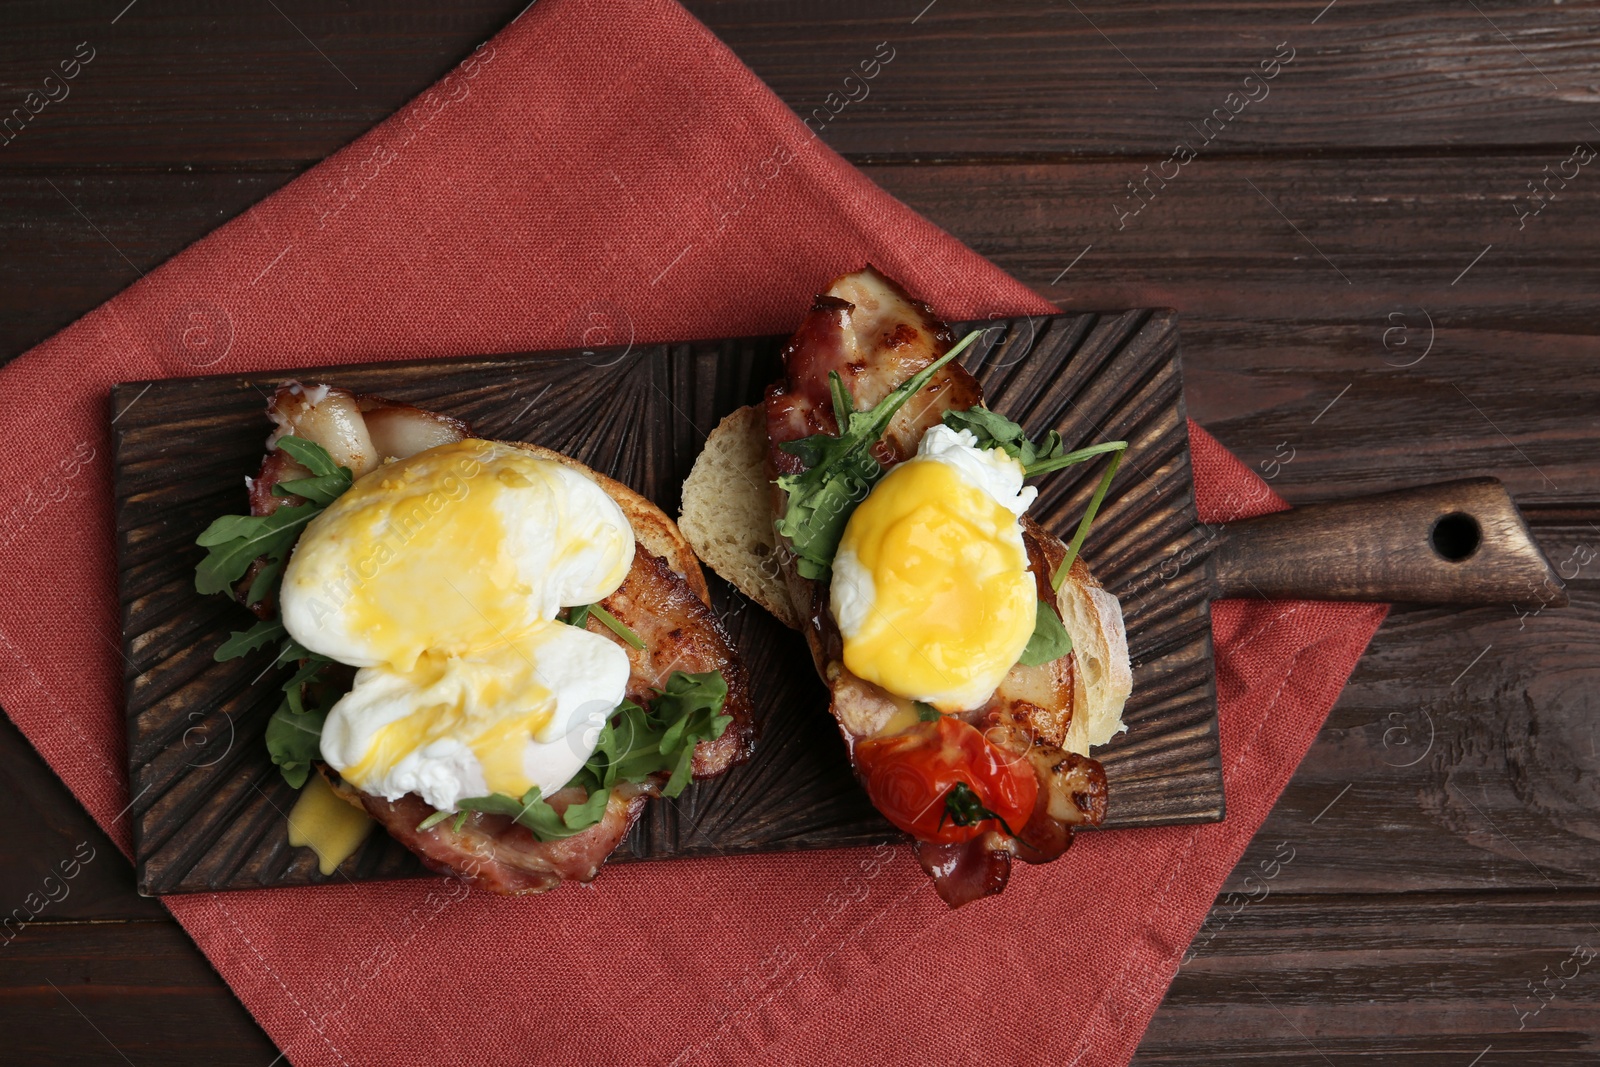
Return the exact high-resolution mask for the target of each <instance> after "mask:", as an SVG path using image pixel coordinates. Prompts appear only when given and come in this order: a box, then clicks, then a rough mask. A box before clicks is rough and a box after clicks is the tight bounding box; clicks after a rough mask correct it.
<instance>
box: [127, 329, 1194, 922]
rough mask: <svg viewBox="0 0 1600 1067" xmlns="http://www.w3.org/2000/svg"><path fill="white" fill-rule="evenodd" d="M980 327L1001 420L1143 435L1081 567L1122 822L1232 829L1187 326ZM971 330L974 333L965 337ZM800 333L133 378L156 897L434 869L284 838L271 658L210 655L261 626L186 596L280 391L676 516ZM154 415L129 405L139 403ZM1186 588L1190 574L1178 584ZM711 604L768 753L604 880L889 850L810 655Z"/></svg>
mask: <svg viewBox="0 0 1600 1067" xmlns="http://www.w3.org/2000/svg"><path fill="white" fill-rule="evenodd" d="M967 325H968V326H986V327H988V329H987V332H986V333H985V335H984V337H983V339H982V341H981V342H980V343H978V344H975V345H974V346H973V347H972V348H971V349H970V350H969V351H968V352H966V353H965V358H964V360H963V362H964V363H965V364H966V366H967V367H968V369H969V370H971V371H973V372H974V373H975V374H976V375H977V377H978V378H979V380H980V381H982V383H983V386H984V390H985V394H986V396H987V402H988V403H989V404H990V406H992V407H993V408H994V409H995V410H997V411H1001V412H1004V413H1005V414H1007V415H1009V416H1011V417H1012V418H1014V419H1016V420H1017V421H1019V422H1021V423H1023V424H1024V425H1026V426H1027V428H1028V430H1029V431H1030V433H1038V432H1042V431H1043V430H1046V429H1049V428H1055V429H1059V430H1060V431H1061V433H1062V436H1063V437H1064V438H1065V439H1066V442H1067V446H1068V447H1069V448H1072V447H1079V446H1081V445H1086V444H1090V443H1093V442H1096V441H1102V440H1110V439H1117V438H1125V439H1127V440H1128V441H1129V442H1130V447H1129V451H1128V454H1127V459H1126V460H1125V462H1124V463H1123V465H1122V467H1121V470H1120V471H1119V472H1118V475H1117V478H1116V479H1115V481H1114V482H1113V484H1112V487H1111V490H1110V492H1109V494H1108V495H1107V498H1106V501H1105V504H1104V506H1103V507H1102V510H1101V513H1100V518H1099V520H1098V521H1097V522H1096V524H1095V526H1094V530H1093V533H1092V535H1091V536H1090V538H1089V540H1088V543H1087V544H1086V545H1085V547H1084V556H1085V558H1086V559H1087V560H1088V562H1089V564H1090V566H1091V568H1092V569H1093V570H1094V572H1095V574H1096V575H1097V576H1098V577H1099V578H1100V580H1101V581H1102V582H1103V583H1104V584H1105V586H1106V588H1107V589H1109V590H1110V591H1111V592H1113V593H1116V594H1118V595H1119V596H1121V597H1122V599H1123V602H1124V613H1125V616H1126V621H1127V629H1128V644H1129V648H1130V651H1131V653H1132V657H1133V685H1134V688H1133V697H1132V699H1131V700H1130V701H1129V703H1128V707H1127V711H1126V713H1125V715H1124V718H1125V720H1126V722H1127V724H1128V730H1127V732H1126V733H1125V734H1123V735H1121V736H1120V737H1118V738H1117V739H1116V740H1115V741H1113V742H1112V743H1111V744H1109V745H1107V746H1106V747H1105V748H1104V749H1101V750H1097V752H1096V756H1097V757H1098V758H1099V759H1101V760H1102V761H1103V763H1104V765H1105V769H1106V775H1107V778H1108V781H1109V813H1108V816H1107V819H1106V826H1107V827H1132V826H1160V825H1167V824H1172V823H1194V822H1209V821H1214V820H1217V819H1220V818H1222V814H1223V796H1222V772H1221V762H1220V755H1219V748H1218V738H1217V715H1216V692H1215V679H1214V675H1213V665H1212V658H1211V627H1210V617H1209V607H1208V601H1207V590H1206V586H1205V583H1204V577H1203V571H1204V568H1188V569H1186V570H1184V571H1182V572H1180V573H1178V575H1177V576H1176V577H1174V578H1172V579H1171V580H1165V579H1164V578H1163V574H1164V573H1165V568H1163V564H1164V563H1166V562H1168V561H1178V560H1181V559H1186V558H1189V554H1192V553H1193V551H1194V550H1196V549H1197V548H1198V546H1199V544H1200V543H1201V542H1202V540H1203V537H1204V532H1203V530H1202V529H1201V528H1200V527H1199V524H1198V522H1197V519H1196V515H1195V508H1194V485H1193V481H1192V479H1191V476H1190V468H1189V451H1188V446H1189V438H1188V430H1187V422H1186V419H1185V416H1184V407H1183V389H1182V379H1181V371H1180V366H1179V357H1178V328H1177V316H1176V314H1175V313H1173V312H1170V311H1150V310H1137V311H1128V312H1121V313H1117V314H1078V315H1055V316H1047V317H1037V318H1019V319H996V320H991V321H989V322H986V323H977V324H967ZM964 328H965V327H963V329H964ZM786 339H787V338H785V337H760V338H743V339H732V340H720V341H696V342H690V343H684V344H670V345H650V346H630V347H628V348H610V349H595V350H583V351H576V350H574V351H564V352H546V353H534V354H526V355H501V356H490V357H483V358H460V359H440V360H423V361H415V362H404V363H382V364H364V365H361V366H354V367H326V368H319V369H316V370H309V371H304V372H296V371H294V370H284V371H280V372H276V373H272V374H258V375H246V376H222V377H209V378H186V379H172V380H167V381H157V382H131V383H125V384H122V385H119V386H117V387H116V388H115V389H114V390H113V394H112V403H111V410H112V411H118V412H122V414H121V416H120V417H119V418H117V420H116V422H115V424H114V426H113V431H114V434H115V448H116V454H115V492H116V530H117V548H118V577H119V583H120V592H121V603H122V641H123V651H124V653H125V656H126V659H127V722H128V762H129V775H130V779H131V789H130V793H129V795H130V796H132V797H135V798H136V799H135V800H134V803H133V805H132V808H131V811H132V816H133V826H134V852H135V864H136V866H137V872H138V885H139V891H140V892H141V893H145V894H152V895H154V894H164V893H184V892H196V891H201V890H214V889H244V888H260V887H264V886H280V885H310V884H316V883H321V882H327V881H345V880H350V881H362V880H371V879H383V878H400V877H410V876H416V875H421V874H424V873H426V871H425V870H424V868H423V867H422V865H421V864H420V863H419V862H418V861H417V860H416V859H415V858H414V857H413V856H412V854H411V853H410V852H408V851H407V850H406V849H404V848H402V847H401V846H400V845H398V844H396V843H395V842H394V841H392V840H391V839H390V838H389V837H388V836H387V835H386V834H383V833H381V832H375V833H374V834H373V835H372V836H371V837H369V838H368V839H367V841H366V843H365V845H364V846H363V847H362V848H361V850H360V851H359V852H357V853H356V855H354V856H352V857H351V858H350V859H348V860H346V861H345V862H344V864H342V865H341V867H340V869H339V870H338V871H337V872H335V873H334V874H333V875H331V876H326V877H325V876H323V875H321V874H319V873H318V871H317V864H316V860H315V857H314V856H313V855H312V854H311V852H310V850H309V849H303V848H294V847H292V846H290V845H289V843H288V838H287V833H286V820H285V813H286V812H288V810H289V808H290V807H291V806H292V805H293V803H294V800H295V791H294V790H293V789H291V788H290V787H289V786H288V785H287V784H286V783H285V782H284V781H283V779H282V777H281V776H280V775H279V773H278V771H277V768H275V767H274V766H273V765H272V763H271V762H270V760H269V759H268V757H267V751H266V746H265V743H264V742H263V740H262V732H263V730H264V729H265V727H266V723H267V719H268V717H269V716H270V715H271V714H272V711H273V709H274V708H275V707H276V706H277V703H278V700H279V696H280V694H279V682H280V681H281V678H279V677H278V674H277V673H273V674H272V675H270V676H267V677H262V672H263V670H264V669H265V668H266V667H267V665H268V664H269V663H270V662H271V658H272V653H271V651H270V650H263V651H262V652H261V653H260V654H258V655H255V656H250V657H246V658H243V659H238V660H232V661H229V662H226V663H217V662H215V661H214V660H213V659H212V653H213V652H214V651H215V650H216V648H217V646H218V645H219V644H220V643H221V642H222V641H223V640H224V639H225V638H226V637H227V636H228V634H229V632H230V631H233V630H240V629H244V628H245V627H246V626H248V625H249V624H250V622H251V617H250V616H249V615H248V614H247V613H246V612H245V611H244V610H243V609H242V608H240V607H238V606H237V605H235V604H233V603H231V602H229V601H227V600H225V599H223V598H221V597H216V596H201V595H199V594H197V593H196V592H195V591H194V565H195V563H196V562H197V561H198V560H199V559H200V558H201V555H202V552H201V550H200V549H198V548H197V547H195V545H194V539H195V537H196V536H197V535H198V534H199V533H200V531H201V530H203V529H204V528H205V527H206V525H207V524H208V523H209V522H210V521H211V520H212V519H214V518H215V517H217V516H218V515H224V514H230V513H241V512H243V511H245V509H246V507H247V503H246V500H245V495H244V484H243V483H244V477H245V475H247V474H251V473H253V472H254V471H255V469H256V467H257V466H258V464H259V463H260V460H261V455H262V451H263V441H264V439H265V437H266V435H267V433H268V430H269V425H268V423H267V421H266V419H265V418H264V416H263V407H264V398H265V396H266V395H267V394H269V393H270V392H271V390H272V388H273V387H274V386H275V385H276V384H277V383H278V382H280V381H283V380H285V379H288V378H301V379H302V380H305V381H323V382H329V383H332V384H336V385H341V386H345V387H348V388H351V389H354V390H356V391H358V392H367V393H376V394H379V395H382V396H387V397H391V398H394V399H397V400H404V401H409V402H411V403H414V404H416V405H418V406H420V407H424V408H429V409H432V410H437V411H441V412H445V413H448V414H450V415H455V416H457V417H460V418H463V419H466V420H467V421H468V422H470V423H471V424H472V425H473V426H474V428H475V429H476V430H477V432H479V433H480V434H482V435H484V436H487V437H492V438H498V439H502V440H527V441H534V442H537V443H539V444H542V445H546V446H548V447H550V448H554V449H558V450H560V451H562V452H565V453H567V454H569V455H572V456H574V457H576V458H578V459H580V460H582V461H583V462H585V463H587V464H589V465H590V466H591V467H594V468H595V469H596V470H599V471H602V472H604V473H606V474H609V475H611V476H612V477H614V478H617V479H619V480H621V481H623V482H625V483H627V484H628V485H630V486H632V487H633V488H634V489H637V490H638V491H640V492H641V493H643V494H644V495H646V496H648V497H650V498H651V499H652V500H654V501H656V503H658V504H659V505H660V506H661V507H662V508H664V509H665V510H666V511H667V512H668V513H669V514H676V513H677V509H678V504H679V492H680V487H681V486H682V484H683V479H684V477H685V476H686V475H687V474H688V472H689V468H690V466H691V465H692V464H693V462H694V459H695V456H696V455H697V454H698V452H699V450H700V448H701V445H702V444H703V442H704V440H705V437H706V434H707V433H708V432H709V431H710V430H711V429H712V428H713V427H714V426H716V424H717V421H718V420H719V419H720V418H722V416H723V415H725V414H727V413H728V412H729V411H732V410H733V409H734V408H736V407H739V406H740V405H742V404H747V403H751V402H753V401H755V400H758V399H759V398H760V396H761V393H762V390H763V388H764V387H765V385H766V383H767V382H769V381H771V380H772V379H773V378H774V377H775V376H776V373H777V370H778V365H779V364H778V353H779V351H780V350H781V348H782V345H783V343H784V341H785V340H786ZM135 397H139V398H140V401H139V403H137V404H133V405H131V406H130V402H131V401H132V400H133V399H134V398H135ZM1100 471H1101V468H1099V467H1097V466H1094V465H1083V466H1078V467H1073V468H1069V469H1068V470H1066V471H1063V472H1060V473H1057V474H1053V475H1050V476H1049V477H1047V478H1045V479H1044V480H1043V482H1042V485H1041V494H1040V497H1039V500H1038V502H1037V503H1036V504H1035V505H1034V507H1033V509H1032V511H1031V512H1030V514H1032V515H1033V516H1034V517H1035V518H1037V519H1038V520H1039V521H1040V522H1042V523H1043V524H1044V525H1045V526H1046V527H1048V528H1050V529H1053V530H1055V531H1056V532H1058V533H1061V534H1064V535H1069V536H1070V533H1071V531H1072V530H1073V529H1074V528H1075V526H1076V523H1077V521H1078V517H1079V516H1080V515H1081V514H1082V512H1083V509H1084V506H1085V504H1086V502H1087V500H1088V498H1089V495H1090V493H1091V492H1092V491H1093V488H1094V485H1095V482H1096V481H1097V480H1098V478H1099V476H1100ZM1170 569H1172V570H1177V569H1178V568H1176V567H1172V568H1170ZM708 577H709V578H710V580H711V586H712V590H713V599H714V602H715V607H716V609H717V611H718V612H719V614H720V615H721V617H722V619H723V622H724V624H725V625H726V627H727V629H728V631H729V633H730V634H731V636H732V637H733V639H734V642H735V644H736V645H737V647H738V649H739V652H740V654H741V655H742V656H743V658H744V661H745V664H746V666H747V667H748V669H749V672H750V675H751V690H752V694H753V696H754V699H755V705H756V714H757V718H758V725H759V729H760V735H759V739H758V742H757V746H756V751H755V755H754V757H753V759H752V760H751V761H750V762H748V763H747V764H745V765H743V766H740V767H737V768H735V769H734V770H733V771H731V772H729V773H728V774H726V775H724V776H723V777H721V778H718V779H715V780H712V781H708V782H703V783H699V784H697V785H695V786H693V787H692V788H690V789H689V790H688V791H687V792H686V793H685V794H684V795H683V796H682V797H680V798H679V799H678V800H676V801H661V800H657V801H654V802H652V803H651V804H650V806H649V807H648V808H647V810H646V814H645V815H644V817H643V818H642V819H641V820H640V822H639V824H638V825H637V826H636V827H635V828H634V830H633V832H632V833H631V834H630V835H629V836H628V838H627V839H626V840H625V841H624V843H623V844H622V846H621V847H620V848H619V849H618V850H617V852H616V853H615V854H614V855H613V856H612V862H614V863H615V862H625V861H631V860H640V859H664V858H671V857H677V856H708V855H720V854H733V853H749V852H775V851H788V850H797V849H820V848H838V847H846V846H858V845H871V844H877V843H879V842H884V841H890V840H895V839H896V838H897V837H898V836H899V835H898V832H897V831H895V830H894V829H893V828H892V827H891V826H890V825H889V824H888V823H887V822H885V821H884V820H883V819H882V818H881V817H880V816H879V815H878V814H877V813H876V812H875V811H874V810H873V808H872V806H871V805H870V804H869V803H868V801H867V799H866V795H865V794H864V793H863V792H862V791H861V789H860V787H859V786H858V785H857V784H856V782H855V779H854V776H853V775H852V774H851V772H850V769H849V766H848V764H847V762H846V760H845V755H844V747H843V743H842V741H841V740H840V738H839V735H838V731H837V728H836V727H835V725H834V722H833V719H832V718H831V717H830V716H829V715H828V714H827V710H826V694H825V690H824V689H823V687H822V684H821V683H820V682H819V681H818V680H817V678H816V676H815V674H814V672H813V671H812V668H811V663H810V660H809V657H808V655H807V653H806V650H805V644H804V641H803V640H802V639H801V638H800V636H799V635H797V634H795V633H793V632H792V631H789V630H786V629H785V628H784V627H783V626H781V625H780V624H779V623H777V622H776V621H775V620H773V619H772V618H771V617H770V616H768V615H767V614H766V613H765V612H764V611H763V610H761V609H760V608H759V607H756V606H755V605H753V604H750V603H748V602H747V601H745V600H744V598H743V597H741V596H740V595H739V594H738V593H736V592H734V591H732V590H731V589H730V588H729V587H728V586H727V585H726V584H724V583H723V582H721V581H720V580H719V579H717V578H716V577H715V576H714V575H710V574H709V573H708Z"/></svg>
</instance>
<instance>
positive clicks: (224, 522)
mask: <svg viewBox="0 0 1600 1067" xmlns="http://www.w3.org/2000/svg"><path fill="white" fill-rule="evenodd" d="M321 510H322V509H321V508H319V507H317V506H316V505H314V504H289V505H285V506H283V507H280V508H279V509H278V510H276V511H274V512H273V513H272V514H271V515H224V516H222V517H221V518H220V519H217V520H216V521H214V522H213V523H212V524H211V525H210V526H207V527H206V528H205V532H204V533H202V534H201V535H200V536H199V537H197V538H195V542H194V543H195V544H197V545H199V546H200V547H201V548H209V549H210V550H211V551H210V552H209V553H207V555H206V558H205V559H203V560H201V561H200V563H199V565H198V566H196V567H195V569H194V587H195V590H196V592H200V593H222V592H226V591H227V590H228V589H230V588H232V586H233V583H235V582H237V581H238V580H239V579H240V578H243V577H244V576H245V572H246V571H248V570H249V569H250V564H252V563H254V562H255V561H256V557H257V556H266V557H267V558H268V559H269V560H277V561H282V560H285V559H287V558H288V555H289V550H290V549H291V548H293V547H294V543H295V539H296V538H298V537H299V536H300V531H301V529H303V528H304V527H305V524H306V523H308V522H310V521H311V520H312V519H313V518H315V517H316V515H317V513H318V512H320V511H321ZM251 591H252V592H254V591H255V590H254V589H252V590H251ZM263 592H264V591H263ZM252 603H253V601H252Z"/></svg>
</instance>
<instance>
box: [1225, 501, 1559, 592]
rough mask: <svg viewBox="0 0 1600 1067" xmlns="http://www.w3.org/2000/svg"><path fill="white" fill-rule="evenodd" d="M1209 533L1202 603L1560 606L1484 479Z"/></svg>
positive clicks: (1519, 525) (1515, 522)
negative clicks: (1213, 539)
mask: <svg viewBox="0 0 1600 1067" xmlns="http://www.w3.org/2000/svg"><path fill="white" fill-rule="evenodd" d="M1218 529H1219V530H1220V531H1221V532H1220V533H1219V534H1218V535H1217V540H1218V544H1217V545H1216V547H1215V549H1214V550H1213V552H1212V554H1211V581H1212V589H1213V592H1212V596H1213V598H1222V597H1273V598H1286V599H1306V600H1377V601H1409V602H1414V603H1425V604H1531V603H1538V604H1539V605H1540V606H1541V607H1563V606H1565V605H1566V603H1567V591H1566V587H1565V586H1564V585H1563V584H1562V582H1561V579H1560V578H1558V577H1557V576H1556V573H1555V571H1554V570H1552V569H1551V567H1550V563H1549V561H1548V560H1546V559H1545V558H1544V554H1543V553H1542V552H1540V551H1539V548H1538V546H1537V545H1535V544H1534V542H1533V537H1532V535H1530V534H1529V533H1528V526H1527V524H1526V523H1525V522H1523V521H1522V515H1521V514H1520V513H1519V512H1518V511H1517V506H1516V505H1515V504H1514V503H1512V501H1511V495H1510V494H1509V493H1507V492H1506V490H1505V486H1503V485H1501V484H1500V482H1499V480H1498V479H1495V478H1468V479H1464V480H1462V481H1455V482H1440V483H1439V484H1437V485H1425V486H1420V487H1418V488H1415V489H1400V490H1396V491H1395V492H1390V493H1377V494H1374V495H1372V496H1364V497H1356V498H1354V499H1351V500H1336V501H1331V502H1329V503H1324V504H1309V505H1307V506H1305V507H1300V508H1295V509H1293V510H1291V511H1281V512H1277V513H1275V514H1272V515H1263V516H1260V517H1259V518H1254V519H1245V520H1243V521H1241V522H1234V523H1229V524H1228V525H1226V526H1222V527H1219V528H1218Z"/></svg>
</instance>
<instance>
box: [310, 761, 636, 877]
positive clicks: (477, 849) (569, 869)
mask: <svg viewBox="0 0 1600 1067" xmlns="http://www.w3.org/2000/svg"><path fill="white" fill-rule="evenodd" d="M335 788H336V789H337V790H338V792H339V795H340V796H342V797H344V798H345V799H346V800H347V801H350V802H351V803H353V804H356V805H357V806H359V807H362V808H365V809H366V812H367V814H368V815H371V816H372V817H373V818H374V819H375V820H377V822H378V823H379V825H381V826H382V827H383V828H384V829H385V830H387V831H389V835H390V836H391V837H393V838H394V839H395V840H396V841H399V842H400V843H401V844H402V845H404V846H406V847H407V848H409V849H410V850H411V851H412V852H415V853H416V854H417V857H418V858H419V859H421V860H422V862H423V863H425V864H427V865H428V867H429V869H431V870H435V871H438V872H439V873H440V874H448V875H454V876H456V877H459V878H461V879H463V880H464V881H466V882H468V883H469V884H471V885H472V886H474V887H475V888H478V889H482V890H485V891H486V892H490V893H497V894H500V895H502V896H526V895H527V894H530V893H543V892H546V891H548V890H551V889H554V888H555V887H556V886H558V885H560V884H561V883H562V882H591V881H593V880H594V878H595V876H596V875H598V874H599V873H600V868H601V866H602V865H603V864H604V863H605V861H606V857H608V856H610V855H611V853H613V852H615V851H616V848H617V845H619V844H621V843H622V839H623V838H624V837H626V836H627V834H628V830H629V828H630V827H632V826H633V824H634V821H635V820H637V819H638V818H639V815H640V813H642V812H643V811H644V805H645V802H646V801H647V800H649V799H650V797H651V796H653V795H655V793H656V792H657V791H658V789H659V786H658V785H656V784H655V783H646V784H643V785H628V786H619V787H618V788H617V789H615V790H614V791H613V792H612V794H611V799H610V801H608V802H607V804H606V813H605V815H604V817H602V818H601V820H600V821H599V822H597V823H595V824H594V825H593V826H591V827H589V828H588V829H586V830H582V831H580V832H578V833H576V834H574V835H573V836H571V837H567V838H562V839H560V840H557V841H541V840H539V839H538V838H537V837H535V836H534V835H533V834H532V833H531V832H530V831H529V830H527V829H526V828H525V827H523V826H522V825H521V824H519V823H517V822H514V821H513V820H512V819H511V818H510V816H507V815H487V814H484V813H482V812H469V813H468V814H467V817H466V819H465V820H464V821H463V823H462V826H461V829H459V830H457V829H455V828H454V826H453V823H454V820H453V819H447V820H445V821H444V822H442V823H440V824H438V825H437V826H433V827H430V828H429V829H427V830H418V829H417V827H418V826H420V825H421V824H422V823H423V822H424V821H425V820H426V819H427V818H428V816H430V815H432V814H433V813H434V809H433V808H432V807H430V806H429V805H428V804H427V802H425V801H424V800H423V799H422V798H421V797H419V796H417V795H416V794H415V793H407V794H406V795H405V796H403V797H401V798H400V799H399V800H385V799H383V798H382V797H374V796H368V795H367V794H365V793H358V792H356V791H355V790H353V789H351V788H350V787H349V786H348V785H342V784H341V785H336V786H335ZM582 799H583V797H582V790H562V791H560V792H558V793H556V794H554V795H553V796H551V798H550V806H551V807H553V808H555V809H556V810H557V811H565V810H566V808H567V805H568V804H571V803H576V802H578V801H581V800H582Z"/></svg>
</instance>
